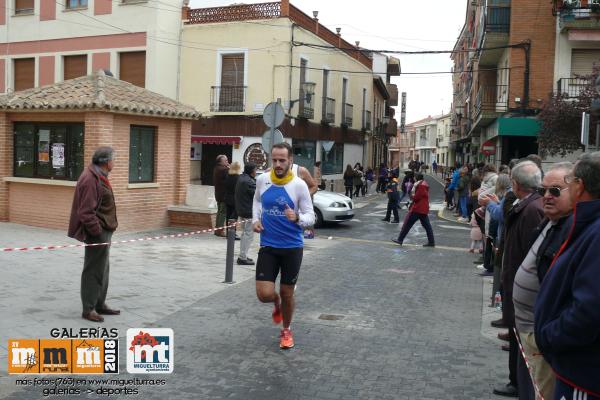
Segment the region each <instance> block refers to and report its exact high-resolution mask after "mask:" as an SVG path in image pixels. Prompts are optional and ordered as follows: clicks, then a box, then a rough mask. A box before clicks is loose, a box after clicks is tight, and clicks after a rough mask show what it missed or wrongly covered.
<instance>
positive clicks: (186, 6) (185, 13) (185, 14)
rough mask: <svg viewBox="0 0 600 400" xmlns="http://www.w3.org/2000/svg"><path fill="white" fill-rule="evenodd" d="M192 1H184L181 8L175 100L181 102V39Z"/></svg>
mask: <svg viewBox="0 0 600 400" xmlns="http://www.w3.org/2000/svg"><path fill="white" fill-rule="evenodd" d="M189 4H190V0H183V4H182V5H183V7H181V19H180V20H179V41H178V43H179V45H178V46H177V85H176V86H177V87H176V89H175V90H176V92H175V100H177V101H179V98H180V94H179V91H180V85H181V46H182V43H181V39H182V38H183V21H184V20H186V21H187V20H188V19H190V6H189Z"/></svg>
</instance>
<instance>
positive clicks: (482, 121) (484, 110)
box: [473, 85, 508, 127]
mask: <svg viewBox="0 0 600 400" xmlns="http://www.w3.org/2000/svg"><path fill="white" fill-rule="evenodd" d="M507 111H508V85H495V86H481V87H480V88H479V91H478V92H477V97H476V98H475V104H474V107H473V115H474V121H475V125H474V127H485V126H488V125H489V124H490V123H492V122H493V121H494V120H495V119H496V118H498V117H499V115H500V114H502V113H505V112H507Z"/></svg>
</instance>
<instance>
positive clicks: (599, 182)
mask: <svg viewBox="0 0 600 400" xmlns="http://www.w3.org/2000/svg"><path fill="white" fill-rule="evenodd" d="M563 182H564V183H566V184H567V185H568V189H565V190H564V191H562V190H561V192H562V193H561V195H562V194H565V195H567V194H568V195H569V196H570V197H571V201H572V203H573V204H574V206H575V210H574V212H573V219H574V221H573V224H572V225H571V226H570V227H569V234H568V238H567V240H566V241H565V242H564V244H563V245H562V246H561V247H560V249H559V250H558V252H557V254H556V255H555V257H554V261H553V263H552V264H551V265H550V269H549V270H548V272H547V273H546V276H545V277H544V280H543V281H542V285H541V288H540V291H539V293H538V297H537V301H536V304H535V310H534V311H535V326H534V329H535V340H536V343H537V345H538V347H539V349H540V351H541V352H542V354H543V355H544V358H545V359H546V361H548V363H549V364H550V366H551V367H552V369H553V371H554V372H555V373H556V377H557V379H556V387H555V389H554V399H557V400H558V399H561V398H565V399H587V400H598V399H600V380H599V379H598V377H600V281H599V280H598V276H600V262H598V249H599V248H600V152H595V153H591V154H590V153H584V154H583V155H582V156H580V157H579V160H578V161H577V163H576V164H575V168H574V170H573V172H571V173H570V174H568V175H566V176H565V177H564V180H563Z"/></svg>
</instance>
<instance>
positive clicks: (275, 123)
mask: <svg viewBox="0 0 600 400" xmlns="http://www.w3.org/2000/svg"><path fill="white" fill-rule="evenodd" d="M284 118H285V110H284V109H283V106H282V105H281V103H280V101H272V102H270V103H269V104H267V106H266V107H265V111H263V121H264V123H265V125H267V126H268V127H269V128H271V129H269V130H268V131H267V132H265V133H264V134H263V140H262V143H263V148H264V149H265V152H267V154H270V152H271V146H273V145H274V144H277V143H281V142H283V134H282V133H281V131H280V130H279V129H277V127H279V126H280V125H281V124H282V123H283V119H284ZM265 139H267V140H265ZM269 164H270V163H269Z"/></svg>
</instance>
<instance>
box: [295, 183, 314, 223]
mask: <svg viewBox="0 0 600 400" xmlns="http://www.w3.org/2000/svg"><path fill="white" fill-rule="evenodd" d="M299 186H300V187H299V191H298V197H299V201H298V225H300V226H302V227H304V228H306V227H308V226H313V225H314V224H315V211H314V209H313V203H312V200H311V198H310V192H309V190H308V186H307V185H299Z"/></svg>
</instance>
